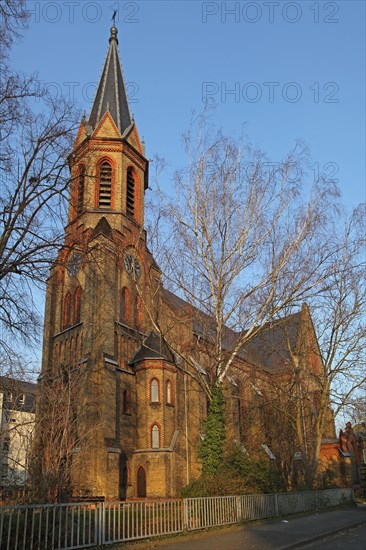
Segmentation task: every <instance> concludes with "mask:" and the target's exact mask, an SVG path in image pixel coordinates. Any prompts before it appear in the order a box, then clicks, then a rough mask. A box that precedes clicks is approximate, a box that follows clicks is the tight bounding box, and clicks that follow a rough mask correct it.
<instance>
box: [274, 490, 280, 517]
mask: <svg viewBox="0 0 366 550" xmlns="http://www.w3.org/2000/svg"><path fill="white" fill-rule="evenodd" d="M274 502H275V515H276V516H279V513H278V495H277V493H275V494H274Z"/></svg>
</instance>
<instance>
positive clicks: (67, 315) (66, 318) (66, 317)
mask: <svg viewBox="0 0 366 550" xmlns="http://www.w3.org/2000/svg"><path fill="white" fill-rule="evenodd" d="M70 322H71V293H70V292H68V293H67V294H66V296H65V299H64V308H63V312H62V325H63V328H67V327H68V326H69V325H70Z"/></svg>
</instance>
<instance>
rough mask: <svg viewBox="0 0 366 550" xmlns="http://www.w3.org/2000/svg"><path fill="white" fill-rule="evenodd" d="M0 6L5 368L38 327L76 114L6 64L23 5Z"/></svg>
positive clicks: (0, 297) (57, 239)
mask: <svg viewBox="0 0 366 550" xmlns="http://www.w3.org/2000/svg"><path fill="white" fill-rule="evenodd" d="M0 8H1V16H2V20H1V32H0V34H1V37H2V38H3V45H4V48H3V49H2V52H3V53H2V65H1V67H2V69H1V71H2V72H1V79H0V126H1V133H0V176H1V189H2V193H1V197H0V223H1V235H0V322H1V338H0V341H1V344H0V345H1V349H0V354H1V363H2V364H8V369H10V365H11V364H12V362H13V355H14V351H12V350H14V338H15V339H20V340H22V341H23V342H27V343H31V342H32V341H34V339H37V337H38V334H39V324H40V316H39V314H38V312H37V308H36V307H35V304H34V300H33V291H34V285H37V284H41V283H42V282H43V281H44V280H45V277H46V276H47V273H48V269H49V265H50V261H51V260H52V259H53V258H54V256H55V246H56V245H58V244H60V243H61V235H62V232H61V226H62V221H63V209H64V192H65V191H66V189H67V187H68V183H69V176H68V171H67V168H68V161H67V154H68V152H69V151H70V150H71V144H72V138H73V136H74V133H75V129H76V117H77V116H78V115H77V113H76V112H75V108H74V106H71V105H70V104H68V103H67V102H66V101H64V100H62V99H61V100H60V99H58V100H57V101H56V100H55V98H52V97H51V96H50V94H48V93H47V92H46V91H45V90H44V89H42V87H41V86H40V85H39V82H38V79H37V76H36V75H31V76H26V75H22V74H20V73H18V72H16V71H14V70H13V69H12V68H11V67H10V66H9V63H8V60H7V52H8V49H9V48H10V46H11V44H12V43H13V41H14V39H15V38H17V37H18V35H19V34H20V32H21V30H22V29H23V28H24V25H25V24H26V21H27V12H26V8H25V2H23V1H21V2H13V1H12V0H6V1H5V2H2V3H1V7H0ZM17 361H18V362H19V361H20V358H19V357H17Z"/></svg>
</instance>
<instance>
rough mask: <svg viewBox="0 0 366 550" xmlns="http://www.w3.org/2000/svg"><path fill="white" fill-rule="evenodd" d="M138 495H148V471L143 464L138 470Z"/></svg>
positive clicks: (140, 496)
mask: <svg viewBox="0 0 366 550" xmlns="http://www.w3.org/2000/svg"><path fill="white" fill-rule="evenodd" d="M137 496H138V497H139V498H145V497H146V472H145V470H144V468H143V467H142V466H140V467H139V469H138V470H137Z"/></svg>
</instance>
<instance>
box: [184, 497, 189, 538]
mask: <svg viewBox="0 0 366 550" xmlns="http://www.w3.org/2000/svg"><path fill="white" fill-rule="evenodd" d="M188 500H189V499H188V498H184V499H183V531H188V527H189V504H188Z"/></svg>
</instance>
